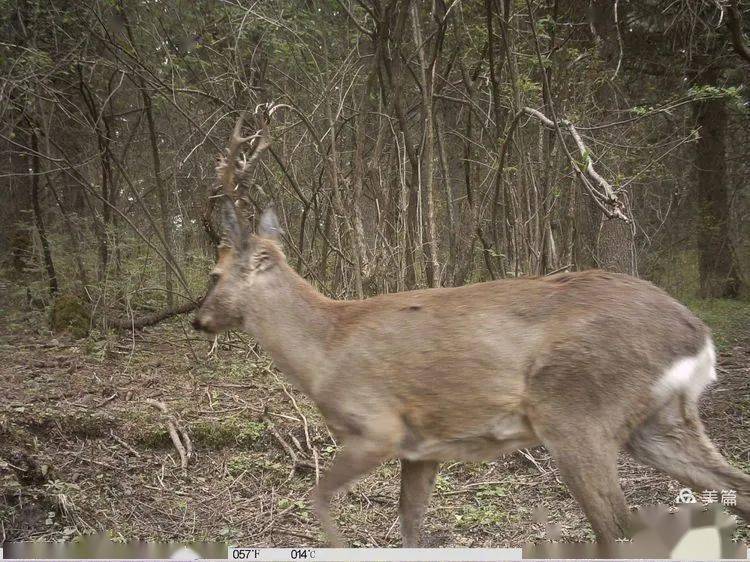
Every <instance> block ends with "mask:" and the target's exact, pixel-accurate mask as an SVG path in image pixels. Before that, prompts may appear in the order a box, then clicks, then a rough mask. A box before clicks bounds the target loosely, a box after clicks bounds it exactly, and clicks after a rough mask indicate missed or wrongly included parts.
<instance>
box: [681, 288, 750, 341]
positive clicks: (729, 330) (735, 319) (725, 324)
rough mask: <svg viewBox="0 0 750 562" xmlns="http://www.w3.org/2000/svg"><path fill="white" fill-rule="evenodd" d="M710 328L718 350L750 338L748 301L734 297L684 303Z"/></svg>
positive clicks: (691, 300)
mask: <svg viewBox="0 0 750 562" xmlns="http://www.w3.org/2000/svg"><path fill="white" fill-rule="evenodd" d="M685 304H686V305H687V306H688V307H689V308H690V309H691V310H692V311H693V312H694V313H695V314H696V315H697V316H698V317H699V318H700V319H701V320H703V321H704V322H705V323H706V324H708V326H709V327H710V328H711V331H712V332H713V336H714V341H715V342H716V346H717V347H718V348H719V350H725V349H728V348H731V347H733V346H736V345H740V344H742V343H744V342H747V341H748V339H750V302H748V301H743V300H734V299H703V300H701V299H690V300H688V301H687V302H686V303H685Z"/></svg>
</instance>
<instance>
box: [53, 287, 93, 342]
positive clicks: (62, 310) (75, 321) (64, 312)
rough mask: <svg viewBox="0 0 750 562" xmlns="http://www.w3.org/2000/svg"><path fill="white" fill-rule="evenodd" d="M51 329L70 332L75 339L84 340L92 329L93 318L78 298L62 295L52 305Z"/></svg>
mask: <svg viewBox="0 0 750 562" xmlns="http://www.w3.org/2000/svg"><path fill="white" fill-rule="evenodd" d="M50 327H51V328H52V330H54V331H55V332H68V333H70V334H71V335H72V336H73V337H75V338H79V339H80V338H84V337H86V335H87V334H88V333H89V328H90V327H91V316H90V315H89V312H88V310H87V309H86V305H85V304H84V303H83V302H82V301H81V300H80V299H79V298H78V297H76V296H75V295H71V294H66V295H60V296H59V297H57V298H56V299H55V301H54V302H53V303H52V311H51V313H50Z"/></svg>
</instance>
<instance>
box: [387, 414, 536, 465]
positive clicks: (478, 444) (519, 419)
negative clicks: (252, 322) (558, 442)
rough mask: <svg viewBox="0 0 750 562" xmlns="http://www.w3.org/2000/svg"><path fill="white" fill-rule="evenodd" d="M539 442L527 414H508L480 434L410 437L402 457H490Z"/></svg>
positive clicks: (482, 458) (416, 458) (412, 458)
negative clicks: (446, 436) (412, 438)
mask: <svg viewBox="0 0 750 562" xmlns="http://www.w3.org/2000/svg"><path fill="white" fill-rule="evenodd" d="M538 444H539V438H538V437H537V436H536V434H535V433H534V431H533V429H532V428H531V426H530V425H529V423H528V420H527V419H526V417H525V416H522V415H505V416H502V417H501V418H500V419H498V420H496V421H495V423H493V424H492V425H491V426H489V427H487V428H486V430H485V431H483V432H481V433H479V434H475V435H467V436H451V437H448V438H435V437H427V438H424V439H414V440H407V441H406V442H404V443H403V444H402V446H401V449H400V450H399V457H400V458H403V459H406V460H413V461H427V460H430V461H443V460H462V461H487V460H493V459H496V458H497V457H499V456H500V455H503V454H506V453H510V452H513V451H516V450H518V449H522V448H524V447H532V446H534V445H538Z"/></svg>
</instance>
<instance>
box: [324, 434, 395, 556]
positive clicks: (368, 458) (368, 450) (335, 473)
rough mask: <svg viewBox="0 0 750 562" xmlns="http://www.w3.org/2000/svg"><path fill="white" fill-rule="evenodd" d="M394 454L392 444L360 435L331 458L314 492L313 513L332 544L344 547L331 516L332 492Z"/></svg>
mask: <svg viewBox="0 0 750 562" xmlns="http://www.w3.org/2000/svg"><path fill="white" fill-rule="evenodd" d="M393 456H394V448H393V446H392V445H391V443H384V442H382V441H368V440H366V439H364V438H361V437H360V438H355V439H348V440H346V441H345V442H344V444H343V448H342V450H341V452H340V453H339V454H337V455H336V458H335V459H333V465H332V466H331V468H330V470H329V471H328V472H327V473H326V474H325V476H323V478H322V479H321V481H320V483H319V484H318V487H317V488H316V490H315V492H314V494H313V508H314V510H315V514H316V516H317V517H318V521H319V522H320V526H321V527H322V528H323V532H324V533H325V534H326V537H327V538H328V543H329V544H330V545H331V546H332V547H334V548H344V547H345V546H346V544H345V543H344V541H343V540H342V539H341V536H340V535H339V531H338V528H337V527H336V522H335V521H334V520H333V517H332V516H331V498H332V497H333V495H334V494H335V493H336V492H337V491H339V490H340V489H341V488H343V487H344V486H346V485H347V484H348V483H350V482H352V481H353V480H355V479H357V478H359V477H360V476H363V475H364V474H366V473H367V472H369V471H370V470H372V469H373V468H375V467H376V466H378V465H379V464H380V463H382V462H383V461H384V460H386V459H388V458H389V457H393Z"/></svg>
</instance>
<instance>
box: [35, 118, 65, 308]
mask: <svg viewBox="0 0 750 562" xmlns="http://www.w3.org/2000/svg"><path fill="white" fill-rule="evenodd" d="M31 148H32V150H33V153H32V155H31V205H32V207H33V208H34V223H35V224H36V230H37V232H38V234H39V240H40V242H41V245H42V257H43V259H44V269H45V270H46V271H47V281H48V284H49V294H50V296H52V297H54V296H55V295H56V294H57V292H58V289H59V287H58V284H57V273H56V272H55V264H54V262H53V261H52V252H50V249H49V240H48V239H47V231H46V229H45V228H44V218H43V217H42V209H41V206H40V205H39V174H40V173H41V169H40V165H39V141H38V140H37V137H36V132H34V130H33V129H32V131H31Z"/></svg>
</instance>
